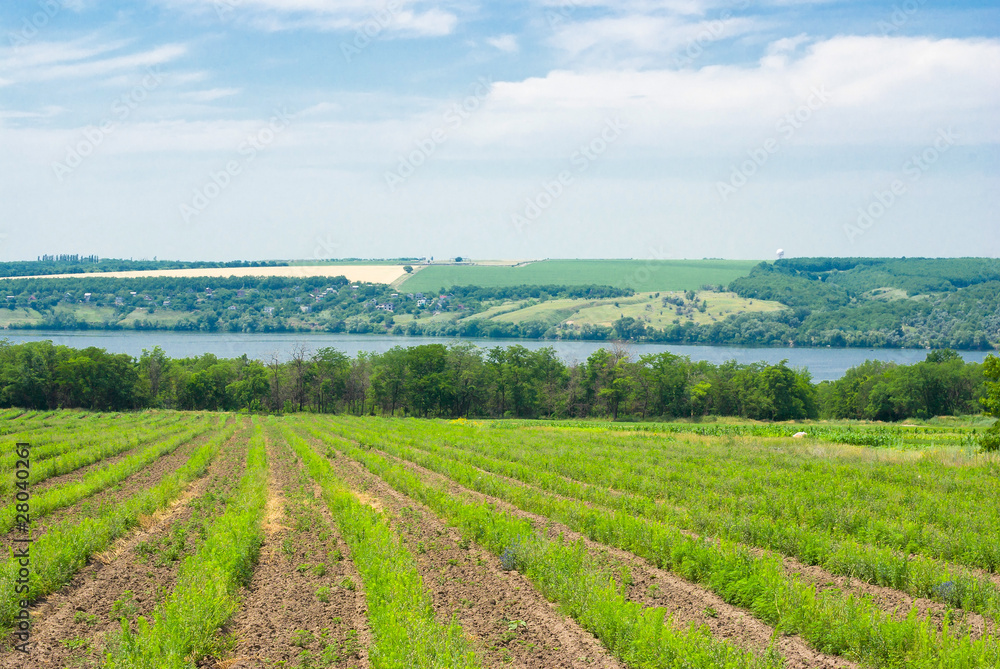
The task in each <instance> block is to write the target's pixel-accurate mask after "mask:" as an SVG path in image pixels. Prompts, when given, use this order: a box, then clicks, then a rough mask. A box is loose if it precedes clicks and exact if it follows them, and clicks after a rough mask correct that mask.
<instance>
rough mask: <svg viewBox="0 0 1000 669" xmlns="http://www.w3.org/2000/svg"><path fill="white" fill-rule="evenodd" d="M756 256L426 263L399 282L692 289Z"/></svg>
mask: <svg viewBox="0 0 1000 669" xmlns="http://www.w3.org/2000/svg"><path fill="white" fill-rule="evenodd" d="M758 263H759V261H757V260H542V261H539V262H532V263H527V264H524V265H517V266H510V265H507V266H501V265H431V266H429V267H424V268H421V269H419V270H418V271H417V272H415V273H414V274H413V276H411V277H410V278H409V279H406V281H404V282H403V284H402V285H401V286H400V289H401V290H404V291H406V292H410V293H418V292H419V293H433V292H438V291H442V290H446V289H448V288H450V287H451V286H482V287H485V288H497V287H506V286H523V285H536V286H537V285H559V286H587V285H599V286H614V287H616V288H631V289H632V290H635V291H636V292H650V291H671V290H697V289H698V288H701V287H702V286H705V285H713V286H714V285H726V284H728V283H729V282H731V281H733V280H735V279H738V278H740V277H742V276H746V275H747V274H749V273H750V270H751V269H752V268H753V267H754V266H755V265H757V264H758Z"/></svg>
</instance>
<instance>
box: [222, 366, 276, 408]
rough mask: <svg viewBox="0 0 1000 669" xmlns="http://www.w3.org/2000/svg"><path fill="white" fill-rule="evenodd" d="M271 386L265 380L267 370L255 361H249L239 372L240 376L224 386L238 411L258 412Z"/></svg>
mask: <svg viewBox="0 0 1000 669" xmlns="http://www.w3.org/2000/svg"><path fill="white" fill-rule="evenodd" d="M270 389H271V386H270V384H269V383H268V379H267V368H266V367H264V365H263V364H262V363H260V362H259V361H257V360H251V361H250V362H248V363H247V364H245V365H244V366H243V368H242V369H241V370H240V376H239V378H238V379H237V380H236V381H233V382H232V383H230V384H229V385H227V386H226V392H227V393H228V394H229V396H230V397H231V398H232V400H233V403H234V404H235V405H236V406H237V407H239V408H240V409H248V410H250V411H260V410H261V409H262V408H263V401H264V398H266V397H267V394H268V392H269V391H270Z"/></svg>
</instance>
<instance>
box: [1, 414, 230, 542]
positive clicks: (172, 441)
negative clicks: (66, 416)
mask: <svg viewBox="0 0 1000 669" xmlns="http://www.w3.org/2000/svg"><path fill="white" fill-rule="evenodd" d="M222 420H223V418H222V417H220V418H219V419H217V420H215V421H209V422H207V423H205V424H203V425H200V426H198V427H196V428H194V429H191V430H188V431H186V432H181V433H179V434H174V435H171V434H170V433H168V434H167V435H165V437H166V438H163V439H161V440H160V441H155V442H153V443H152V444H150V445H149V446H147V447H146V448H144V449H143V450H141V451H139V452H138V453H135V454H133V455H131V456H129V457H126V458H124V459H122V460H119V461H118V462H116V463H114V464H113V465H110V466H107V467H102V468H98V469H95V470H94V471H92V472H90V473H88V474H87V475H86V476H84V477H83V478H82V479H80V480H79V481H70V482H68V483H64V484H63V485H60V486H55V487H52V488H49V489H47V490H44V491H42V492H40V493H39V494H37V495H34V496H33V497H32V500H31V519H32V520H33V521H34V520H36V519H38V518H41V517H44V516H46V515H47V514H49V513H51V512H53V511H55V510H56V509H61V508H63V507H67V506H69V505H70V504H74V503H75V502H77V501H79V500H81V499H84V498H85V497H89V496H91V495H93V494H95V493H98V492H100V491H101V490H104V489H106V488H108V487H110V486H112V485H114V484H116V483H118V482H120V481H124V480H125V479H126V478H128V477H129V476H132V475H133V474H135V473H136V472H138V471H139V470H141V469H143V468H144V467H146V466H147V465H149V464H151V463H153V462H155V461H156V460H158V459H160V458H161V457H163V456H165V455H168V454H170V453H173V452H174V451H175V450H177V449H178V448H179V447H180V446H181V445H183V444H186V443H188V442H190V441H191V440H193V439H194V438H196V437H198V436H199V435H201V434H204V433H205V432H207V431H209V430H211V429H217V428H218V424H219V423H221V421H222ZM113 453H114V451H112V454H113ZM102 459H103V458H100V457H94V460H93V461H94V462H97V461H99V460H102ZM17 504H18V503H17V502H16V501H15V502H12V503H11V505H10V506H8V507H6V508H4V509H2V510H0V532H9V531H10V530H11V529H12V528H13V527H14V525H15V523H16V521H17V517H18V515H19V514H18V512H17Z"/></svg>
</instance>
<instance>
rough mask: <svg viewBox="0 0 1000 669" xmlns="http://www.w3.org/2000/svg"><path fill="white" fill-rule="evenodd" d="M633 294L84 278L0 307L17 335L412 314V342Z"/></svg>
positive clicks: (363, 328)
mask: <svg viewBox="0 0 1000 669" xmlns="http://www.w3.org/2000/svg"><path fill="white" fill-rule="evenodd" d="M633 294H634V293H633V291H632V290H631V289H629V288H613V287H611V286H530V285H524V286H502V287H491V288H482V287H478V286H462V287H456V288H452V289H451V290H450V291H449V292H448V293H442V294H439V293H428V294H424V293H399V292H397V291H396V289H394V288H391V287H389V286H386V285H383V284H371V283H361V284H351V283H350V282H348V281H347V279H346V278H344V277H343V276H338V277H316V276H310V277H301V278H295V277H252V276H248V277H225V278H207V277H203V278H189V277H143V278H139V279H120V278H115V277H107V276H100V275H99V274H98V275H93V274H90V275H87V276H86V277H85V278H84V277H80V278H77V277H73V278H63V279H47V278H39V279H9V280H6V281H4V280H0V309H2V308H6V309H7V310H8V312H14V313H24V312H23V311H20V312H19V310H30V311H32V312H35V313H38V314H39V315H40V318H38V320H36V321H35V322H32V323H25V322H20V323H19V322H17V321H16V320H14V319H13V318H12V317H10V316H8V318H11V321H10V322H11V325H10V326H11V327H18V328H22V329H32V328H37V329H58V330H85V329H98V330H120V329H126V328H127V329H136V330H152V329H169V330H176V331H189V332H190V331H194V332H295V331H305V330H315V329H319V330H323V331H325V332H346V333H352V334H384V333H387V332H393V333H395V334H407V333H410V331H411V330H412V328H409V327H407V328H402V327H399V326H398V325H396V324H395V322H394V319H395V318H398V317H400V316H412V317H413V318H414V321H413V323H415V324H416V326H417V327H416V329H417V332H416V333H415V334H418V335H419V334H423V332H422V331H420V330H421V328H422V327H423V325H424V324H423V323H422V322H421V321H420V319H426V318H427V317H432V316H437V315H440V314H452V315H454V316H456V317H458V316H469V315H471V314H476V313H480V312H481V311H483V310H485V309H487V308H489V307H490V306H493V305H497V304H502V303H505V302H510V301H514V300H549V299H570V298H577V299H607V298H616V297H628V296H631V295H633ZM2 315H3V314H2V312H0V317H2ZM81 315H86V316H87V317H88V318H89V320H87V319H85V318H82V317H81ZM473 322H474V321H473ZM483 322H485V321H483ZM480 325H482V324H481V323H480ZM435 327H436V326H434V325H430V329H434V328H435ZM476 327H478V326H473V328H474V329H475V328H476ZM428 334H429V333H428Z"/></svg>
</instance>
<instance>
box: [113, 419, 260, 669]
mask: <svg viewBox="0 0 1000 669" xmlns="http://www.w3.org/2000/svg"><path fill="white" fill-rule="evenodd" d="M267 476H268V464H267V454H266V446H265V442H264V435H263V430H262V428H261V425H260V423H259V422H257V421H256V420H255V421H254V425H253V434H252V435H251V437H250V445H249V449H248V452H247V461H246V470H245V472H244V474H243V477H242V478H241V479H240V482H239V484H238V486H237V491H236V493H235V494H234V495H233V497H232V498H231V499H230V501H229V503H228V504H227V505H226V510H225V512H224V513H223V514H222V515H221V516H219V517H218V518H217V519H216V520H215V521H214V522H213V523H212V524H211V527H210V528H208V531H207V538H206V539H205V541H204V542H202V544H201V546H199V548H198V550H197V551H196V552H195V553H194V554H193V555H190V556H188V557H187V558H185V560H184V561H183V562H182V563H181V566H180V568H179V569H178V574H177V580H176V583H175V585H174V588H173V590H172V591H171V593H170V595H169V596H168V597H167V598H166V599H165V600H164V601H163V602H161V603H160V604H159V605H158V606H157V607H156V610H155V611H154V613H153V616H152V620H147V619H146V618H145V617H140V618H139V619H138V621H137V622H136V625H135V628H134V629H133V628H132V625H131V624H130V623H129V622H128V620H127V619H124V618H123V619H122V621H121V625H122V627H121V634H120V636H119V637H118V638H117V639H115V640H114V641H113V643H112V650H111V652H110V653H108V656H107V658H106V662H105V667H109V668H112V667H115V668H123V667H128V668H129V669H140V668H142V669H145V668H148V669H181V668H183V667H189V666H191V664H192V661H197V660H199V659H201V658H202V657H205V656H206V655H208V654H220V653H221V652H223V651H222V649H221V648H220V643H224V642H223V641H222V640H220V639H219V638H218V636H217V634H216V632H217V630H218V629H219V628H220V627H221V626H222V625H223V624H224V623H225V622H226V621H228V620H229V619H230V617H231V616H232V615H233V613H235V612H236V610H237V608H238V606H239V598H238V595H239V591H240V588H241V587H243V586H246V585H248V584H249V582H250V578H251V577H252V576H253V569H254V566H255V565H256V563H257V558H258V555H259V553H260V546H261V544H262V543H263V541H264V531H263V529H262V527H261V521H262V519H263V513H264V506H265V502H266V501H267Z"/></svg>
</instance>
